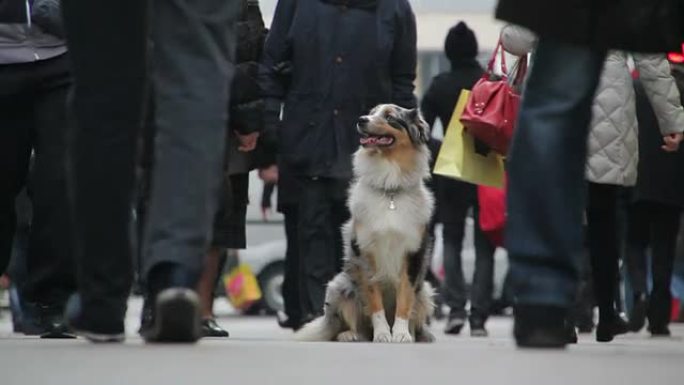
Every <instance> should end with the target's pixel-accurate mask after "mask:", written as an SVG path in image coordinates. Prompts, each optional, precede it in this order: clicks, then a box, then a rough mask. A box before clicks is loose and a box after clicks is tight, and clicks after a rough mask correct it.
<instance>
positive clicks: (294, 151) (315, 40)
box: [261, 0, 416, 179]
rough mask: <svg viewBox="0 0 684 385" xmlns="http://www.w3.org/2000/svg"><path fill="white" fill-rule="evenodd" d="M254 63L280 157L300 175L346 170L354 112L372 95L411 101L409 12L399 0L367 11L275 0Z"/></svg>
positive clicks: (372, 101) (371, 101) (311, 0)
mask: <svg viewBox="0 0 684 385" xmlns="http://www.w3.org/2000/svg"><path fill="white" fill-rule="evenodd" d="M262 64H263V66H262V71H263V73H262V76H261V81H262V88H263V90H264V92H265V97H266V100H267V103H266V104H267V117H266V124H267V125H269V124H271V125H273V126H277V131H278V148H279V156H280V161H281V163H282V164H283V165H284V166H286V167H288V168H290V169H291V170H292V172H293V173H294V174H296V175H300V176H312V177H313V176H318V177H330V178H341V179H346V178H350V177H351V175H352V171H351V154H352V153H353V152H354V151H356V149H357V148H358V147H359V137H358V133H357V131H356V122H357V120H358V118H359V116H360V115H362V114H365V113H367V112H368V111H369V110H370V109H371V108H373V107H374V106H375V105H377V104H379V103H395V104H398V105H400V106H403V107H407V108H413V107H415V106H416V100H415V97H414V94H413V90H414V84H413V82H414V79H415V71H416V24H415V16H414V14H413V11H412V10H411V7H410V5H409V3H408V1H407V0H378V2H377V8H376V9H375V10H374V11H369V10H364V9H359V8H352V7H350V8H347V7H344V6H336V5H332V4H329V3H326V2H323V1H321V0H280V1H279V2H278V6H277V8H276V11H275V15H274V19H273V24H272V26H271V30H270V33H269V35H268V37H267V39H266V44H265V49H264V59H263V63H262ZM281 102H282V103H284V105H283V114H282V120H279V119H278V116H279V114H280V103H281Z"/></svg>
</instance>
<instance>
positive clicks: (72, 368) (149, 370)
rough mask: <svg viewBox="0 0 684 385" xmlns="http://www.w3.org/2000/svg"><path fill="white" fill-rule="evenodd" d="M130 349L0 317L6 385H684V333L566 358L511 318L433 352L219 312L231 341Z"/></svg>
mask: <svg viewBox="0 0 684 385" xmlns="http://www.w3.org/2000/svg"><path fill="white" fill-rule="evenodd" d="M131 307H132V308H131V311H130V312H129V313H130V314H129V319H128V327H129V329H128V339H127V342H126V343H125V344H120V345H93V344H90V343H88V342H86V341H83V340H40V339H37V338H34V337H23V336H18V335H13V334H11V333H10V330H11V327H10V324H9V321H8V317H7V314H6V313H5V314H4V317H3V318H0V384H3V385H15V384H16V385H19V384H21V385H25V384H50V385H52V384H54V385H60V384H69V385H75V384H93V385H108V384H143V385H147V384H164V385H173V384H278V385H285V384H297V385H300V384H316V385H328V384H330V385H337V384H355V385H356V384H358V385H365V384H391V385H395V384H416V385H422V384H426V385H427V384H430V385H432V384H477V385H485V384H512V385H515V384H524V385H533V384H545V385H549V384H601V385H609V384H619V385H627V384H658V385H659V384H663V385H665V384H675V383H678V384H681V383H683V380H684V327H683V326H674V327H673V332H674V334H675V336H674V337H673V338H671V339H651V338H649V337H648V335H647V334H645V333H644V334H638V335H628V336H624V337H620V338H618V339H616V340H615V341H614V342H613V343H611V344H598V343H596V342H593V339H592V337H591V336H586V337H582V338H581V341H580V343H579V344H578V345H577V346H573V347H571V348H569V349H567V350H566V351H562V352H539V351H521V350H518V349H516V348H515V347H514V344H513V342H512V340H511V338H510V330H511V326H512V323H511V320H510V319H507V318H495V319H493V320H492V321H491V322H490V323H489V325H488V326H489V329H490V333H491V337H489V338H484V339H475V338H471V337H469V336H468V335H467V333H468V330H465V334H464V335H463V336H460V337H446V336H444V335H443V334H442V333H441V329H442V327H443V324H441V323H437V324H436V325H434V326H433V329H434V331H435V332H436V334H437V336H438V337H439V339H438V341H437V342H436V343H434V344H429V345H425V344H423V345H380V344H340V343H298V342H294V341H292V340H291V336H292V335H291V333H288V332H286V331H284V330H281V329H279V328H278V327H277V326H276V324H275V320H274V319H273V318H264V317H261V318H248V317H241V316H238V315H235V314H234V313H233V312H232V311H231V310H230V309H229V308H227V307H225V306H221V307H220V308H219V314H221V317H220V319H219V321H220V323H221V324H222V325H223V326H225V327H227V328H228V329H229V330H230V332H231V338H230V339H206V340H203V341H201V342H200V343H199V344H197V345H193V346H184V345H145V344H144V343H143V342H142V341H141V339H140V338H139V337H138V336H137V335H136V334H135V329H136V327H137V322H138V321H137V320H138V319H137V317H138V308H139V301H132V306H131Z"/></svg>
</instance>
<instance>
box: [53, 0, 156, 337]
mask: <svg viewBox="0 0 684 385" xmlns="http://www.w3.org/2000/svg"><path fill="white" fill-rule="evenodd" d="M147 9H148V5H147V2H146V1H144V0H117V1H113V2H100V1H90V0H64V1H63V2H62V10H63V12H64V20H65V27H66V31H67V36H68V41H69V50H70V57H71V59H72V70H73V75H74V92H73V99H72V100H71V102H72V104H71V107H72V109H73V111H72V112H73V115H74V117H75V124H74V131H73V137H72V138H71V139H72V140H73V142H71V143H70V145H71V148H70V151H69V156H70V159H69V162H70V166H69V169H68V170H69V179H70V180H69V185H70V190H71V191H70V193H71V194H72V196H71V202H72V205H73V212H74V221H75V238H76V245H75V246H76V262H77V267H78V268H77V271H78V284H79V292H80V294H81V297H82V306H83V317H84V319H97V320H98V321H95V322H99V323H100V324H102V323H104V322H108V323H111V324H112V325H113V326H109V327H113V328H120V327H122V325H123V317H124V313H125V310H126V300H127V297H128V293H129V290H130V287H131V280H132V271H131V269H132V267H131V245H130V240H129V223H130V214H131V199H132V190H133V181H134V178H133V171H134V162H135V150H136V138H137V134H138V132H139V129H140V127H141V124H142V116H143V105H144V87H145V71H146V61H145V57H146V50H147V31H146V24H147ZM103 47H106V48H103ZM85 322H88V321H85Z"/></svg>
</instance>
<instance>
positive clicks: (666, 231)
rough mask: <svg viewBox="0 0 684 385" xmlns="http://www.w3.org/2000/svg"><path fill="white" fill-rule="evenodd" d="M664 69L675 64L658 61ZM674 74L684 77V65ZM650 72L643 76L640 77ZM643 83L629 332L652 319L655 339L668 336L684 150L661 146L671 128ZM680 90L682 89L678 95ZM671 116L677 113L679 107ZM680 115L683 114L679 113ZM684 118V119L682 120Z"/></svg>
mask: <svg viewBox="0 0 684 385" xmlns="http://www.w3.org/2000/svg"><path fill="white" fill-rule="evenodd" d="M658 64H659V65H660V68H662V70H663V71H666V70H669V69H670V65H669V64H667V63H665V62H658ZM674 68H675V69H673V72H674V73H675V74H677V76H682V73H680V72H678V71H681V67H674ZM648 77H649V74H648V73H647V74H644V75H642V74H641V73H639V79H643V78H648ZM643 84H645V83H644V80H639V81H638V82H637V83H636V102H637V105H636V112H637V116H638V118H639V136H638V139H639V147H640V149H641V153H640V155H639V167H638V169H639V176H638V178H637V183H636V187H635V188H634V189H633V197H632V204H631V205H630V207H629V211H628V213H629V216H628V233H627V252H626V262H627V268H628V272H629V278H630V283H631V285H632V289H633V291H634V298H633V300H634V306H633V309H632V313H631V315H630V328H631V330H632V331H634V332H638V331H639V330H641V328H643V326H644V323H645V320H646V318H648V330H649V332H650V333H651V335H653V336H669V335H670V330H669V328H668V324H669V322H670V313H671V303H672V295H671V292H670V284H671V282H672V272H673V267H674V258H675V251H676V246H677V234H678V233H679V225H680V217H681V212H682V208H683V207H684V152H682V151H679V152H677V153H667V152H664V151H662V150H661V149H659V148H658V145H659V137H658V134H657V130H658V127H659V126H660V125H661V124H668V120H667V119H663V116H662V110H663V109H659V108H655V106H653V107H652V104H651V103H650V102H649V99H652V98H649V97H648V95H649V94H648V91H647V89H645V88H644V86H643ZM668 84H669V85H671V87H670V88H667V89H663V92H661V94H663V95H670V96H672V97H675V95H676V94H678V95H679V97H680V101H681V102H684V98H682V96H681V92H682V91H684V87H681V86H682V84H681V83H679V87H678V89H677V88H675V87H674V85H673V84H670V83H669V82H668ZM678 90H679V91H678ZM666 111H668V112H675V111H678V110H677V109H674V108H668V109H666ZM679 113H680V114H681V112H679ZM682 119H684V118H680V120H682ZM648 248H650V250H651V252H650V256H651V259H650V261H651V264H650V266H651V269H650V271H651V278H652V282H653V288H652V290H651V291H650V292H649V290H648V287H647V281H648V274H647V272H648V271H649V269H648V267H647V266H648V264H647V261H648V258H647V249H648Z"/></svg>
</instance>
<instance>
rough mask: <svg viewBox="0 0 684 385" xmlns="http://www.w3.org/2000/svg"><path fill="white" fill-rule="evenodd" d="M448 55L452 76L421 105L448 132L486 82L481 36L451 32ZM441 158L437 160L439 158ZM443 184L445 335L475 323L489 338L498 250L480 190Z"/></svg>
mask: <svg viewBox="0 0 684 385" xmlns="http://www.w3.org/2000/svg"><path fill="white" fill-rule="evenodd" d="M444 51H445V53H446V56H447V58H448V59H449V61H450V62H451V70H450V71H449V72H445V73H443V74H440V75H437V76H436V77H435V78H434V79H433V80H432V83H431V84H430V87H429V88H428V90H427V92H426V93H425V97H424V98H423V101H422V102H421V110H422V112H423V115H424V117H425V120H426V122H427V123H428V125H430V126H431V127H432V126H433V125H434V123H435V121H436V120H437V118H439V119H440V121H441V122H442V125H443V126H444V127H447V126H448V125H449V122H450V121H451V115H452V114H453V112H454V107H455V106H456V102H457V101H458V98H459V96H460V94H461V90H464V89H466V90H470V89H472V88H473V85H475V83H476V82H477V81H478V80H479V79H480V78H481V77H482V74H483V73H484V69H483V68H482V66H481V65H480V63H478V62H477V54H478V44H477V39H476V37H475V33H474V32H473V31H472V30H471V29H470V28H468V26H467V25H466V24H465V23H464V22H460V23H458V24H457V25H455V26H454V27H452V28H451V29H450V30H449V33H448V34H447V37H446V40H445V42H444ZM435 155H436V154H435ZM433 178H435V179H436V180H437V191H436V198H437V207H438V210H437V216H438V221H439V222H441V223H442V224H443V239H444V272H445V277H444V285H443V290H442V291H443V295H444V301H445V303H446V304H447V306H449V308H450V311H449V316H448V319H447V324H446V328H445V330H444V332H445V333H446V334H460V332H461V329H462V328H463V326H464V325H465V323H466V318H468V319H469V323H470V331H471V335H473V336H486V335H487V330H486V329H485V322H486V321H487V318H488V317H489V312H490V310H491V306H492V291H493V287H494V252H495V250H496V247H495V246H494V245H492V243H491V242H490V241H489V240H488V239H487V237H486V236H485V235H484V233H483V232H482V230H481V229H480V225H479V215H478V212H479V209H478V203H477V186H476V185H473V184H470V183H467V182H462V181H458V180H455V179H451V178H445V177H441V176H437V175H436V176H433ZM471 211H472V213H473V222H474V224H473V229H474V235H475V237H474V239H475V243H474V246H475V272H474V275H473V281H472V286H471V291H470V316H469V317H468V314H467V312H466V303H467V302H468V292H467V290H466V284H465V278H464V277H463V268H462V257H461V252H462V246H463V237H464V234H465V225H466V219H467V217H468V213H469V212H471Z"/></svg>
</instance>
